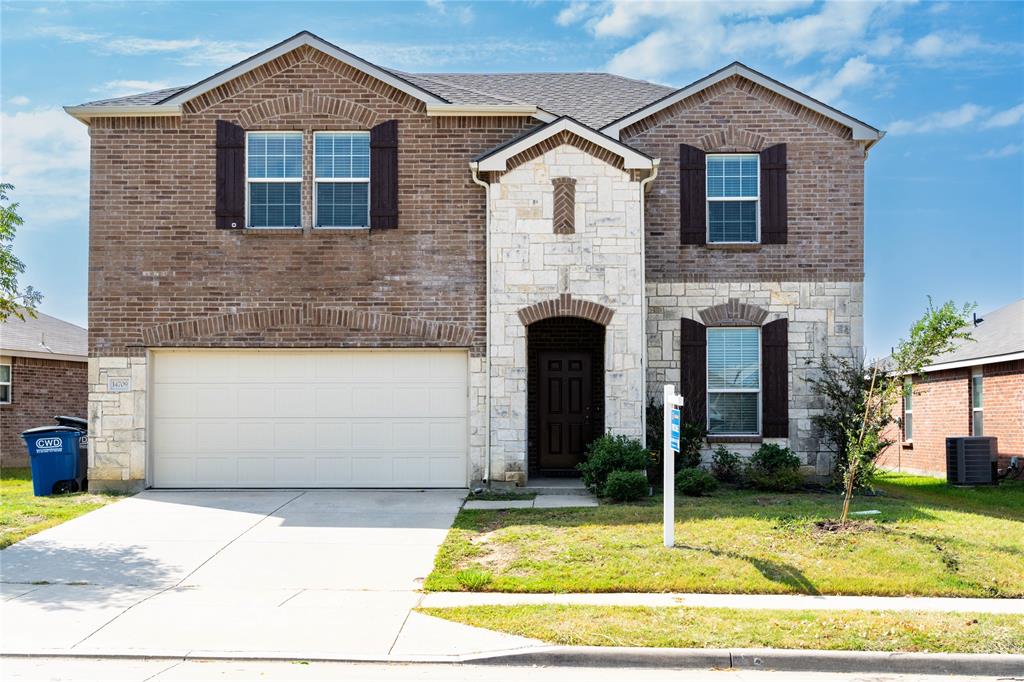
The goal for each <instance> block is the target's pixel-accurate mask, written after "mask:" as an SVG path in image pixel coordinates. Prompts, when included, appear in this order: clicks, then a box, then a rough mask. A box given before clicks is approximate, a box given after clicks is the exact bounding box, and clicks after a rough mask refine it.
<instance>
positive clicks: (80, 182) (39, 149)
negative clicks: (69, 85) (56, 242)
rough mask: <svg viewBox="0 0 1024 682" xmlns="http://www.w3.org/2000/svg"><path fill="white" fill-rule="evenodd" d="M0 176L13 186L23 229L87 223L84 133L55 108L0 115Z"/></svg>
mask: <svg viewBox="0 0 1024 682" xmlns="http://www.w3.org/2000/svg"><path fill="white" fill-rule="evenodd" d="M0 128H2V129H3V131H4V134H3V139H2V141H0V152H2V153H0V157H2V158H0V164H2V165H0V177H2V178H3V181H4V182H9V183H11V184H13V185H14V187H15V188H14V192H13V193H12V198H13V199H14V200H15V201H18V202H20V203H21V215H22V217H23V218H25V226H24V227H23V228H22V229H25V230H32V229H39V228H40V227H42V228H45V227H46V226H47V224H49V223H53V222H57V221H63V220H81V221H82V223H83V225H84V223H85V222H86V218H87V215H88V208H89V133H88V129H87V128H86V127H85V126H84V125H82V124H81V123H79V122H78V121H76V120H75V119H73V118H71V117H70V116H68V115H67V114H66V113H64V111H63V110H62V109H60V108H58V107H52V108H46V109H36V110H33V111H19V112H17V113H14V114H8V113H4V112H0Z"/></svg>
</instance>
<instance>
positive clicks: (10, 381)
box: [0, 362, 14, 405]
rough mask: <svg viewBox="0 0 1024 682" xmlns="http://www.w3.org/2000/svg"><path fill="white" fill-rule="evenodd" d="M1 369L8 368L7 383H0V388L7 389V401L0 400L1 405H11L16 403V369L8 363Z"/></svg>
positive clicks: (2, 365) (3, 364)
mask: <svg viewBox="0 0 1024 682" xmlns="http://www.w3.org/2000/svg"><path fill="white" fill-rule="evenodd" d="M0 367H6V368H7V381H0V386H6V387H7V400H0V405H10V404H11V403H13V402H14V367H13V366H12V365H9V364H8V363H6V362H5V363H2V364H0Z"/></svg>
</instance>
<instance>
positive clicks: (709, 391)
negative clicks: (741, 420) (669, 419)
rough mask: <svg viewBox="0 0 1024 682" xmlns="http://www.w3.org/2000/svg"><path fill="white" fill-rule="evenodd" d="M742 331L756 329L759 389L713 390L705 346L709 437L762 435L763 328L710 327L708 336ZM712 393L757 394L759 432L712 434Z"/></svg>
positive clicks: (706, 408)
mask: <svg viewBox="0 0 1024 682" xmlns="http://www.w3.org/2000/svg"><path fill="white" fill-rule="evenodd" d="M741 329H754V330H756V331H757V388H718V389H712V388H711V386H710V382H709V381H708V377H709V376H710V363H709V361H708V353H707V344H705V347H704V348H705V351H704V384H705V386H704V410H705V412H706V414H705V418H704V425H705V427H706V428H707V431H708V435H709V436H712V437H716V436H726V437H733V436H758V437H759V436H760V435H761V431H762V428H761V411H762V410H761V403H762V391H763V389H764V376H763V374H764V364H763V361H762V358H761V328H760V327H708V328H707V331H706V334H710V333H711V332H712V331H738V330H741ZM712 393H756V394H757V430H756V431H754V432H738V433H712V432H711V394H712Z"/></svg>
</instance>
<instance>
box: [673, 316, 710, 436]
mask: <svg viewBox="0 0 1024 682" xmlns="http://www.w3.org/2000/svg"><path fill="white" fill-rule="evenodd" d="M706 366H707V330H706V329H705V327H704V325H702V324H701V323H700V322H697V321H696V320H691V319H689V318H687V317H684V318H682V329H681V331H680V335H679V371H680V375H679V377H680V380H679V384H680V385H679V389H680V391H679V393H680V395H682V396H683V419H684V420H686V421H688V422H697V423H699V424H706V423H707V410H706V409H705V404H706V403H705V401H706V400H707V397H706V393H705V391H706V390H707V370H706Z"/></svg>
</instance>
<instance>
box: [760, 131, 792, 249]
mask: <svg viewBox="0 0 1024 682" xmlns="http://www.w3.org/2000/svg"><path fill="white" fill-rule="evenodd" d="M786 203H787V202H786V145H785V144H777V145H774V146H772V147H768V148H767V149H765V150H764V151H762V152H761V243H762V244H785V243H786V240H787V234H786V232H787V223H788V222H789V217H788V209H787V206H786Z"/></svg>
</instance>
